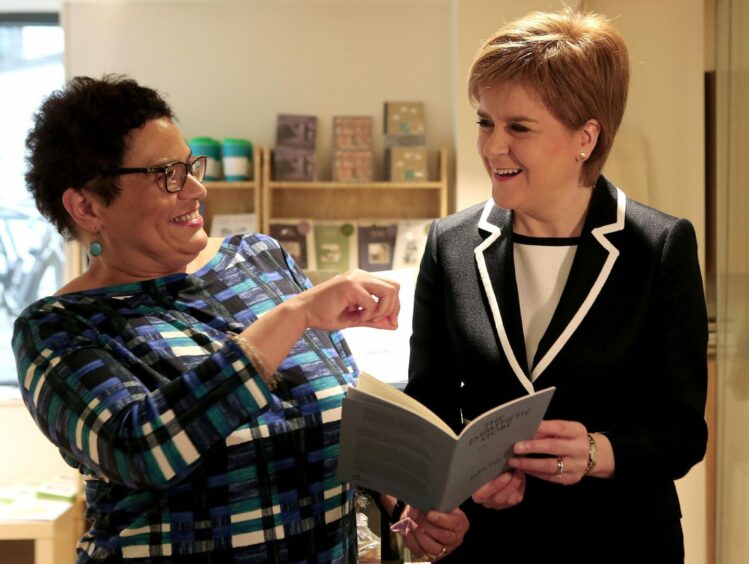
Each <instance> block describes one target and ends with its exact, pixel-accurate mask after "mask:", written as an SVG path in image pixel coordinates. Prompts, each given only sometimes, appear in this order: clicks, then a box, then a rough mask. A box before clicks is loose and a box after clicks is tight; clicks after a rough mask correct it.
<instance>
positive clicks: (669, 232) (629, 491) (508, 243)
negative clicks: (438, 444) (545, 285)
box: [406, 177, 707, 562]
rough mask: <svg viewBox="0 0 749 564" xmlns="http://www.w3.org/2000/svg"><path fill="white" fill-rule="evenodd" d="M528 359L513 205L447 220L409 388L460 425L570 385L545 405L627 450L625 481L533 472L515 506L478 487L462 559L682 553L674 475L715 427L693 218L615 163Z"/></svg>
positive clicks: (428, 266) (425, 268)
mask: <svg viewBox="0 0 749 564" xmlns="http://www.w3.org/2000/svg"><path fill="white" fill-rule="evenodd" d="M525 359H526V353H525V345H524V337H523V330H522V324H521V318H520V307H519V304H518V293H517V286H516V281H515V270H514V265H513V237H512V212H511V211H508V210H504V209H500V208H498V207H496V206H495V205H494V203H493V202H492V201H491V200H490V201H489V202H487V203H486V204H483V205H478V206H474V207H472V208H470V209H467V210H465V211H462V212H460V213H457V214H455V215H452V216H450V217H447V218H444V219H441V220H437V221H435V222H434V223H433V224H432V227H431V230H430V233H429V238H428V242H427V246H426V250H425V253H424V257H423V259H422V263H421V269H420V273H419V278H418V282H417V286H416V295H415V307H414V319H413V335H412V337H411V360H410V367H409V383H408V386H407V388H406V391H407V393H409V394H411V395H412V396H414V397H416V398H418V399H419V400H420V401H422V402H423V403H425V404H426V405H428V406H429V407H430V408H431V409H433V410H434V411H435V412H436V413H437V414H439V415H440V416H441V417H442V418H444V419H445V421H447V422H448V423H449V424H450V425H451V426H452V427H453V428H454V429H456V430H458V429H460V428H461V426H462V418H464V419H472V418H473V417H475V416H476V415H478V414H480V413H483V412H484V411H486V410H487V409H489V408H491V407H492V406H495V405H498V404H500V403H502V402H505V401H508V400H510V399H512V398H515V397H518V396H520V395H522V394H525V393H527V392H529V391H530V390H533V389H541V388H546V387H549V386H556V387H557V392H556V394H555V396H554V398H553V400H552V403H551V405H550V407H549V410H548V412H547V415H546V419H566V420H572V421H579V422H581V423H583V424H584V425H585V426H586V427H587V428H588V430H589V431H590V432H603V433H606V434H607V436H608V438H609V439H610V440H611V444H612V446H613V449H614V456H615V461H616V470H615V474H616V476H615V478H614V479H611V480H604V479H597V478H591V477H588V478H584V479H583V480H582V481H581V482H580V483H579V484H576V485H572V486H566V487H565V486H561V485H559V484H552V483H549V482H545V481H542V480H537V479H534V478H532V477H530V476H529V477H528V482H527V485H526V492H525V497H524V500H523V502H522V503H521V504H519V505H518V506H516V507H514V508H511V509H507V510H502V511H494V510H485V509H483V508H482V507H480V506H477V505H475V504H473V503H472V502H471V501H470V500H469V502H467V503H466V504H465V505H464V506H463V508H464V510H466V511H467V513H468V515H469V519H470V520H471V528H470V529H469V533H468V535H467V537H466V541H465V542H464V546H463V548H462V550H460V551H458V552H456V553H455V554H454V556H453V558H452V561H456V562H474V561H475V562H482V561H487V562H491V561H493V560H491V559H490V560H472V559H474V558H479V557H481V558H486V555H487V554H488V555H491V554H495V553H496V554H498V555H500V554H505V556H506V557H510V556H511V555H512V554H513V550H515V548H517V554H516V556H517V557H519V558H523V559H524V561H526V562H536V561H539V560H536V558H538V559H540V558H546V557H549V558H556V560H555V561H556V562H560V561H561V562H566V561H568V560H567V558H568V557H569V558H572V555H574V556H575V557H576V558H575V561H577V562H581V561H583V562H587V561H590V562H618V561H622V562H625V561H630V560H629V559H631V558H637V560H636V561H637V562H650V561H653V562H680V561H681V560H682V559H683V552H682V551H683V548H682V546H683V539H682V535H681V526H680V516H681V514H680V509H679V502H678V498H677V495H676V489H675V487H674V484H673V481H674V480H675V479H677V478H680V477H682V476H684V475H685V474H686V473H687V471H688V470H689V469H690V468H691V467H692V466H693V465H694V464H695V463H697V462H698V461H700V460H701V459H702V457H703V456H704V453H705V447H706V442H707V426H706V424H705V420H704V408H705V396H706V389H707V314H706V307H705V299H704V293H703V287H702V279H701V276H700V269H699V264H698V260H697V244H696V239H695V234H694V229H693V227H692V225H691V223H690V222H688V221H687V220H684V219H677V218H674V217H671V216H668V215H666V214H664V213H661V212H659V211H656V210H654V209H652V208H649V207H646V206H644V205H642V204H640V203H637V202H635V201H633V200H629V199H627V198H626V196H625V195H624V193H623V192H621V191H620V190H619V189H618V188H616V187H615V186H614V185H613V184H611V183H610V182H608V181H607V180H606V179H605V178H603V177H601V178H600V179H599V181H598V182H597V185H596V187H595V188H594V191H593V195H592V198H591V202H590V206H589V211H588V215H587V217H586V221H585V226H584V229H583V233H582V238H581V240H580V243H579V246H578V249H577V252H576V254H575V258H574V261H573V264H572V268H571V271H570V274H569V278H568V280H567V283H566V286H565V288H564V290H563V293H562V296H561V298H560V301H559V305H558V307H557V309H556V311H555V313H554V315H553V317H552V319H551V322H550V324H549V327H548V329H547V331H546V333H545V334H544V336H543V338H542V339H541V342H540V343H539V346H538V351H537V353H536V355H535V358H534V361H533V366H532V367H529V366H527V365H526V364H527V362H526V360H525ZM530 374H533V375H535V380H533V381H532V380H531V378H530V377H529V376H530ZM589 550H590V551H591V552H589ZM508 551H509V552H508ZM581 551H583V552H581ZM601 551H606V552H604V553H603V554H602V553H601ZM609 551H613V554H610V553H609ZM589 556H590V559H588V557H589ZM650 558H652V560H651V559H650ZM497 561H504V558H501V559H499V558H498V559H497Z"/></svg>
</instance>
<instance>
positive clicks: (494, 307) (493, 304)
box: [473, 200, 534, 394]
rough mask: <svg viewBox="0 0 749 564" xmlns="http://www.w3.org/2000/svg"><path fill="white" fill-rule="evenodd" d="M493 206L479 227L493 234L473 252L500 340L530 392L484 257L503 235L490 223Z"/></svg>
mask: <svg viewBox="0 0 749 564" xmlns="http://www.w3.org/2000/svg"><path fill="white" fill-rule="evenodd" d="M493 208H494V201H493V200H489V201H488V202H486V205H485V206H484V211H483V212H481V218H480V219H479V228H480V229H483V230H484V231H488V232H489V233H491V235H489V236H488V237H487V238H486V239H484V240H483V241H482V242H481V244H480V245H479V246H478V247H476V248H475V249H474V250H473V254H474V255H475V256H476V263H477V265H478V268H479V274H480V275H481V282H482V283H483V285H484V293H485V294H486V298H487V300H488V301H489V309H491V312H492V317H493V319H494V325H495V327H496V328H497V334H498V335H499V342H500V344H501V345H502V350H503V351H504V353H505V356H506V357H507V361H508V362H509V363H510V366H511V367H512V371H513V372H515V376H516V377H517V379H518V380H520V383H521V384H522V385H523V387H524V388H525V389H526V390H527V391H528V393H529V394H530V393H533V391H534V389H533V383H532V382H531V381H530V380H529V379H528V376H526V375H525V372H523V369H522V368H521V367H520V364H519V363H518V359H517V358H516V357H515V352H514V351H513V350H512V347H511V346H510V340H509V339H508V338H507V331H505V326H504V323H503V322H502V315H501V314H500V313H499V303H498V302H497V296H495V295H494V289H493V288H492V282H491V278H490V277H489V271H488V270H487V268H486V259H485V258H484V251H485V250H486V248H487V247H489V246H490V245H492V244H493V243H494V242H495V241H496V240H497V239H499V237H500V236H501V235H502V230H501V229H500V228H499V226H497V225H494V224H492V223H489V219H488V218H489V213H490V212H491V211H492V209H493Z"/></svg>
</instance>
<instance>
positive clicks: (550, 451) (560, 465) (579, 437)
mask: <svg viewBox="0 0 749 564" xmlns="http://www.w3.org/2000/svg"><path fill="white" fill-rule="evenodd" d="M589 448H590V443H589V442H588V430H587V429H586V428H585V425H583V424H582V423H578V422H577V421H562V420H558V419H557V420H549V421H542V422H541V424H540V425H539V426H538V430H537V431H536V434H535V436H534V437H533V439H531V440H529V441H519V442H517V443H515V448H514V451H515V454H518V455H522V456H517V457H514V458H511V459H510V461H509V463H510V466H512V467H513V468H516V469H518V470H522V471H523V472H525V473H526V474H530V475H531V476H535V477H536V478H539V479H541V480H546V481H548V482H555V483H557V484H564V485H570V484H576V483H577V482H579V481H580V480H581V479H582V478H583V476H584V475H585V469H586V468H587V467H588V450H589ZM529 454H540V455H546V456H542V457H528V456H526V455H529Z"/></svg>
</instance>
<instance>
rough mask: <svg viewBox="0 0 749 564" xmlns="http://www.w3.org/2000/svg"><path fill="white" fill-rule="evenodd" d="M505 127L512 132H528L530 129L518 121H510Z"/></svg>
mask: <svg viewBox="0 0 749 564" xmlns="http://www.w3.org/2000/svg"><path fill="white" fill-rule="evenodd" d="M507 127H508V128H509V129H510V131H512V132H514V133H528V132H529V131H530V129H528V128H527V127H525V126H524V125H522V124H520V123H510V124H509V125H508V126H507Z"/></svg>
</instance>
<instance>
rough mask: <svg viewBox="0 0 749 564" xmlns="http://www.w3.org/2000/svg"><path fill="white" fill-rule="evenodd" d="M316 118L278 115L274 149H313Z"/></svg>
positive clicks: (315, 134)
mask: <svg viewBox="0 0 749 564" xmlns="http://www.w3.org/2000/svg"><path fill="white" fill-rule="evenodd" d="M316 137H317V117H316V116H303V115H293V114H279V115H278V117H277V118H276V147H298V148H302V149H312V150H314V148H315V140H316Z"/></svg>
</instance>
